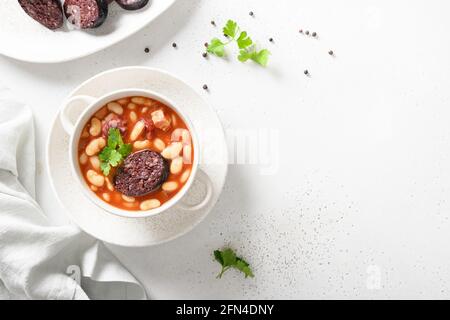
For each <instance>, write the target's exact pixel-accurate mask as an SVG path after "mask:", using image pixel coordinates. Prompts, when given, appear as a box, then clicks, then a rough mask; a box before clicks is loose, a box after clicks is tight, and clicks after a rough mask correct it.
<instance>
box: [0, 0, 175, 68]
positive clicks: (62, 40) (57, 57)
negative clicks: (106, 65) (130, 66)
mask: <svg viewBox="0 0 450 320" xmlns="http://www.w3.org/2000/svg"><path fill="white" fill-rule="evenodd" d="M0 2H1V3H0V12H1V15H2V17H1V19H0V43H1V45H0V54H3V55H5V56H8V57H11V58H14V59H17V60H22V61H27V62H34V63H57V62H65V61H70V60H74V59H77V58H81V57H85V56H87V55H90V54H92V53H95V52H97V51H100V50H102V49H105V48H107V47H109V46H111V45H113V44H115V43H117V42H119V41H121V40H124V39H125V38H127V37H129V36H131V35H132V34H134V33H136V32H137V31H139V30H141V29H142V28H144V27H145V26H146V25H148V24H149V23H150V22H152V21H153V20H155V19H156V18H157V17H158V16H160V15H161V14H162V13H163V12H164V11H166V10H167V9H168V8H170V6H171V5H172V4H173V3H175V0H150V1H149V4H147V6H145V7H144V8H142V9H140V10H137V11H126V10H123V9H122V8H120V7H119V6H118V5H117V4H116V3H112V4H110V5H109V13H108V18H107V19H106V21H105V23H104V24H103V25H101V26H100V27H98V28H96V29H90V30H85V31H84V30H70V29H69V27H68V23H67V21H65V24H64V27H62V28H61V29H60V30H57V31H51V30H48V29H47V28H45V27H44V26H42V25H41V24H39V23H38V22H37V21H35V20H33V19H32V18H31V17H29V16H28V15H27V14H26V13H25V12H24V11H23V10H22V8H21V7H20V5H19V3H18V2H17V0H0Z"/></svg>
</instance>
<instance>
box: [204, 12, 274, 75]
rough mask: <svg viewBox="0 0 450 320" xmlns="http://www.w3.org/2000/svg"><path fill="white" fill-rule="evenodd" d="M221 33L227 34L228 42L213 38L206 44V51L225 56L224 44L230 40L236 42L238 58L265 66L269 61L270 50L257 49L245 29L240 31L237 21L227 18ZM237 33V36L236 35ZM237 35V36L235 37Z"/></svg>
mask: <svg viewBox="0 0 450 320" xmlns="http://www.w3.org/2000/svg"><path fill="white" fill-rule="evenodd" d="M223 34H224V35H225V36H227V37H228V38H229V39H228V42H225V43H224V42H222V41H221V40H220V39H218V38H213V39H212V40H211V41H210V43H209V44H208V46H207V49H206V51H207V52H209V53H211V54H213V55H216V56H218V57H224V56H225V46H226V45H228V44H229V43H231V42H236V44H237V46H238V48H239V54H238V56H237V58H238V60H239V61H241V62H246V61H248V60H252V61H254V62H255V63H257V64H259V65H261V66H263V67H266V66H267V64H268V62H269V56H270V51H269V50H267V49H262V50H260V51H258V50H257V49H256V46H255V45H254V43H253V40H252V39H251V38H250V37H249V35H248V34H247V32H246V31H242V32H241V31H240V28H239V27H238V25H237V23H236V22H235V21H233V20H228V21H227V23H226V25H225V27H224V28H223ZM237 35H239V37H237ZM236 37H237V38H236Z"/></svg>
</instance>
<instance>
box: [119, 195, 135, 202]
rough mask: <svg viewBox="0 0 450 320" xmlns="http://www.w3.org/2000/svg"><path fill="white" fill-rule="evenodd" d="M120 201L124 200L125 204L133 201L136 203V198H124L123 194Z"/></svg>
mask: <svg viewBox="0 0 450 320" xmlns="http://www.w3.org/2000/svg"><path fill="white" fill-rule="evenodd" d="M122 199H123V200H125V201H126V202H134V201H136V198H134V197H128V196H126V195H124V194H123V195H122Z"/></svg>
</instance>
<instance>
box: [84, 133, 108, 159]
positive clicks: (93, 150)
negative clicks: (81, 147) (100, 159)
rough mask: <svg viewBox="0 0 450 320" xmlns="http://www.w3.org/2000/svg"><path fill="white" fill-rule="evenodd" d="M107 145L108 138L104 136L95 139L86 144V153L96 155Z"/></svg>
mask: <svg viewBox="0 0 450 320" xmlns="http://www.w3.org/2000/svg"><path fill="white" fill-rule="evenodd" d="M105 145H106V140H105V139H104V138H103V137H100V138H97V139H94V140H92V141H91V142H89V144H88V145H87V146H86V154H87V155H88V156H94V155H96V154H97V153H99V152H100V150H102V149H103V147H104V146H105Z"/></svg>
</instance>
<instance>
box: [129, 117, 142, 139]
mask: <svg viewBox="0 0 450 320" xmlns="http://www.w3.org/2000/svg"><path fill="white" fill-rule="evenodd" d="M144 128H145V124H144V122H143V121H138V122H136V124H135V125H134V127H133V130H131V133H130V140H131V141H134V140H136V139H137V138H138V137H139V136H140V135H141V133H142V132H143V131H144Z"/></svg>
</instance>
